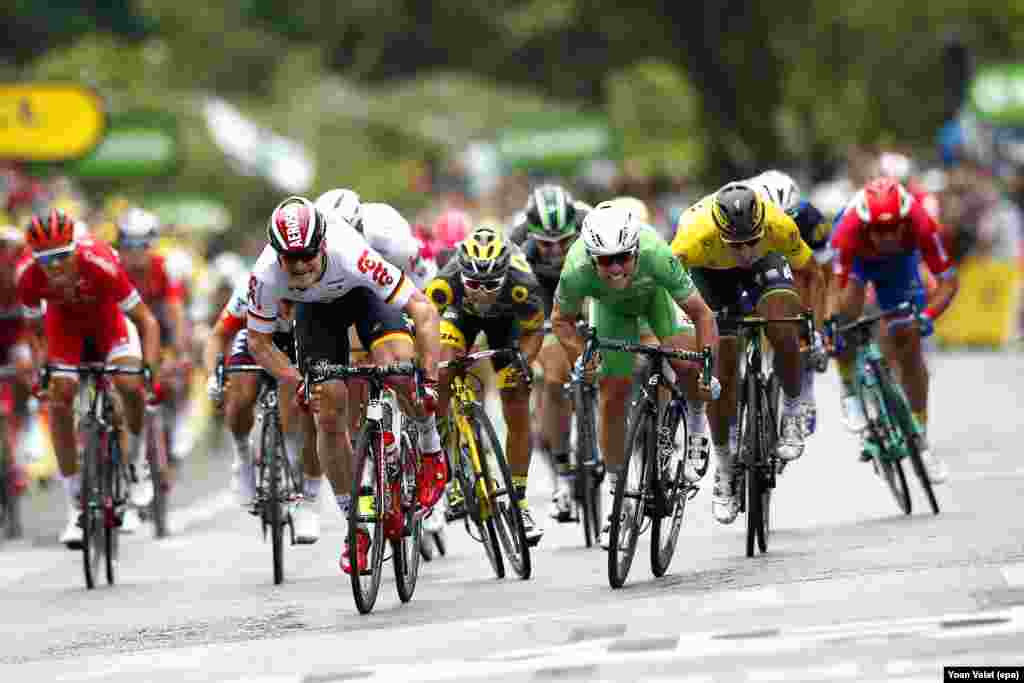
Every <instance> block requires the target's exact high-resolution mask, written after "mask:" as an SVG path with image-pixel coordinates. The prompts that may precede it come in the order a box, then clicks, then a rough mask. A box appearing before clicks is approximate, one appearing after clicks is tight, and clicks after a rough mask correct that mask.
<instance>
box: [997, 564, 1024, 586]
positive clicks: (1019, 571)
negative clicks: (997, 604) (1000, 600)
mask: <svg viewBox="0 0 1024 683" xmlns="http://www.w3.org/2000/svg"><path fill="white" fill-rule="evenodd" d="M1002 572H1003V578H1004V579H1006V583H1007V585H1009V586H1010V587H1016V586H1024V563H1021V564H1008V565H1006V566H1005V567H1003V568H1002Z"/></svg>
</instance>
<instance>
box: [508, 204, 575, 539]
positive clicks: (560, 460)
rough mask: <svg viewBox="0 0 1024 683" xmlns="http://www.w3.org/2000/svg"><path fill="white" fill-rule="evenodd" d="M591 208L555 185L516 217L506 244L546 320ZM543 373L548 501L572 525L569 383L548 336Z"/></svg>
mask: <svg viewBox="0 0 1024 683" xmlns="http://www.w3.org/2000/svg"><path fill="white" fill-rule="evenodd" d="M588 211H590V207H589V206H587V205H586V204H584V203H583V202H581V201H577V200H574V199H573V198H572V195H571V194H569V192H568V191H567V190H565V189H564V188H563V187H561V186H559V185H539V186H538V187H536V188H534V190H533V191H532V192H531V193H530V198H529V199H528V200H527V202H526V208H525V209H524V210H523V211H522V212H521V213H520V214H519V215H518V216H517V220H516V221H515V223H514V225H513V226H512V228H511V230H510V232H509V240H510V241H511V242H512V243H513V244H516V245H518V246H520V247H521V248H522V250H523V256H524V257H525V258H526V262H527V263H529V264H530V268H531V269H532V270H533V274H534V275H535V276H536V278H537V283H538V285H539V287H538V292H539V294H540V296H541V300H542V301H543V303H544V315H545V316H546V317H550V316H551V309H552V308H553V307H554V301H555V289H557V288H558V278H559V276H560V275H561V273H562V265H563V264H564V263H565V256H566V254H568V253H569V247H571V246H572V245H573V243H574V242H575V241H576V238H577V237H578V236H579V231H580V225H582V223H583V219H584V218H585V217H586V215H587V212H588ZM537 360H538V363H539V364H540V367H541V371H542V373H543V378H544V381H543V386H542V388H541V389H540V391H541V392H542V393H540V396H539V397H538V398H540V400H539V401H538V406H539V407H540V414H541V419H540V421H541V437H540V444H541V451H542V452H543V453H544V454H545V456H546V457H547V458H548V459H549V461H550V462H553V463H554V465H555V471H556V472H557V477H558V483H557V487H556V489H555V491H554V495H552V497H551V503H552V511H551V516H552V517H553V518H554V519H557V520H558V521H559V522H568V521H571V515H572V490H573V479H572V475H571V473H570V472H569V441H568V432H569V429H568V424H569V415H570V413H571V408H572V404H571V402H570V401H569V400H568V399H567V398H566V396H565V393H564V390H563V386H564V385H565V383H566V382H568V381H569V361H568V359H567V358H566V356H565V349H563V348H562V345H561V344H559V343H558V338H557V337H555V336H554V335H549V336H548V337H546V338H545V339H544V342H543V346H542V348H541V350H540V353H539V354H538V356H537Z"/></svg>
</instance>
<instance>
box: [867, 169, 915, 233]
mask: <svg viewBox="0 0 1024 683" xmlns="http://www.w3.org/2000/svg"><path fill="white" fill-rule="evenodd" d="M913 204H914V197H913V196H912V195H911V194H910V193H909V192H907V190H906V188H905V187H903V185H901V184H900V182H899V181H898V180H896V179H895V178H886V177H882V178H875V179H874V180H872V181H871V182H870V183H868V184H867V185H865V186H864V189H863V190H861V191H860V192H859V193H857V197H856V199H854V208H855V209H856V211H857V216H859V217H860V219H861V221H863V222H864V223H866V224H868V225H888V224H892V223H898V222H900V221H902V220H903V219H904V218H906V217H907V215H908V214H909V213H910V207H911V206H912V205H913Z"/></svg>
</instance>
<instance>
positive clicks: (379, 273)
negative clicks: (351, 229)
mask: <svg viewBox="0 0 1024 683" xmlns="http://www.w3.org/2000/svg"><path fill="white" fill-rule="evenodd" d="M356 267H358V268H359V272H360V273H363V274H364V275H368V276H369V277H370V279H371V280H373V281H374V282H376V283H377V284H378V285H380V286H381V287H389V286H391V285H393V284H395V278H394V277H392V275H391V273H389V272H388V270H387V268H386V267H385V266H384V261H383V260H382V259H381V258H380V257H377V258H373V256H371V255H370V250H369V249H364V250H363V254H362V255H361V256H360V257H359V261H358V262H356Z"/></svg>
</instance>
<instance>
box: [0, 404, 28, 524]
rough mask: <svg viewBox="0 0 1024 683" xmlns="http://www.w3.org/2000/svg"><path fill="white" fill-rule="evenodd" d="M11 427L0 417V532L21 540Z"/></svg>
mask: <svg viewBox="0 0 1024 683" xmlns="http://www.w3.org/2000/svg"><path fill="white" fill-rule="evenodd" d="M12 428H13V426H12V424H11V421H10V420H9V419H8V418H7V416H5V415H0V530H2V533H3V535H4V537H5V538H9V539H14V538H21V536H22V534H23V529H22V524H21V498H22V495H23V494H19V493H18V491H17V489H16V488H15V485H16V482H15V477H16V476H17V474H16V471H15V469H14V465H15V462H14V446H13V435H12V434H11V433H10V432H9V431H8V430H9V429H12Z"/></svg>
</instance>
